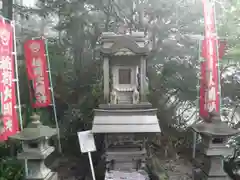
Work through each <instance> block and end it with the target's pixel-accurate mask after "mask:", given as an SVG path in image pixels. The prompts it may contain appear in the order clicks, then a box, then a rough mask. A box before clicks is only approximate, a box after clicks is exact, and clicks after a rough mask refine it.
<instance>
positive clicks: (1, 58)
mask: <svg viewBox="0 0 240 180" xmlns="http://www.w3.org/2000/svg"><path fill="white" fill-rule="evenodd" d="M14 72H15V71H14V56H13V28H12V26H11V24H8V23H5V22H4V21H3V20H0V92H1V119H0V121H1V123H0V124H2V127H0V141H3V140H7V138H8V136H12V135H14V134H15V133H16V132H17V131H19V124H18V117H17V111H16V95H15V82H14V81H13V80H14V76H15V75H14Z"/></svg>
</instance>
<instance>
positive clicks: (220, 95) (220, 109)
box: [213, 1, 222, 115]
mask: <svg viewBox="0 0 240 180" xmlns="http://www.w3.org/2000/svg"><path fill="white" fill-rule="evenodd" d="M215 5H216V3H215V1H214V2H213V10H214V24H215V33H216V52H217V53H216V56H217V67H216V68H217V70H218V93H219V94H218V97H219V112H220V115H222V94H221V91H222V90H221V88H222V87H221V77H220V74H221V73H220V68H219V66H220V61H219V60H220V58H219V46H218V33H217V32H218V29H217V18H216V6H215ZM219 42H220V40H219Z"/></svg>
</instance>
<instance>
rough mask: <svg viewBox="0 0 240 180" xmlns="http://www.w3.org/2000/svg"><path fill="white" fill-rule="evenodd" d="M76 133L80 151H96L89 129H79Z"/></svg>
mask: <svg viewBox="0 0 240 180" xmlns="http://www.w3.org/2000/svg"><path fill="white" fill-rule="evenodd" d="M77 134H78V141H79V144H80V149H81V152H82V153H86V152H93V151H96V146H95V141H94V137H93V134H92V132H91V131H81V132H78V133H77Z"/></svg>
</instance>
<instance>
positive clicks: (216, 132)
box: [193, 113, 239, 180]
mask: <svg viewBox="0 0 240 180" xmlns="http://www.w3.org/2000/svg"><path fill="white" fill-rule="evenodd" d="M193 129H194V131H196V132H198V133H199V134H200V135H201V137H202V146H201V147H202V148H201V150H202V152H201V153H203V155H204V159H203V166H202V167H198V168H195V169H194V170H193V179H194V180H230V179H229V177H228V175H227V174H226V173H225V171H224V169H223V160H224V159H223V157H224V156H229V155H231V154H232V153H233V149H232V148H229V147H227V146H226V143H227V140H228V138H229V137H230V136H233V135H235V134H237V133H239V131H237V130H234V129H231V128H229V127H228V126H227V124H226V123H224V122H222V121H221V119H220V114H217V113H211V114H210V120H209V121H204V122H201V123H199V124H195V125H194V126H193Z"/></svg>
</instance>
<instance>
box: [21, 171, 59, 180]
mask: <svg viewBox="0 0 240 180" xmlns="http://www.w3.org/2000/svg"><path fill="white" fill-rule="evenodd" d="M25 180H58V173H57V172H50V173H49V174H48V176H47V177H45V178H41V179H39V178H26V179H25Z"/></svg>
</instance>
